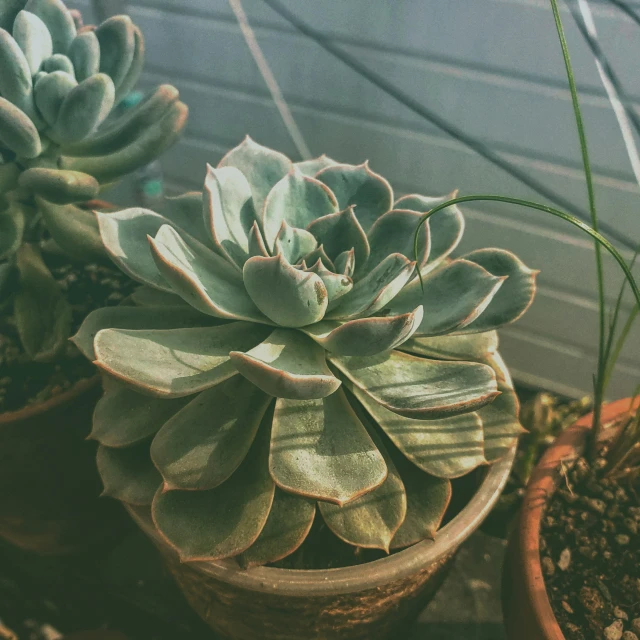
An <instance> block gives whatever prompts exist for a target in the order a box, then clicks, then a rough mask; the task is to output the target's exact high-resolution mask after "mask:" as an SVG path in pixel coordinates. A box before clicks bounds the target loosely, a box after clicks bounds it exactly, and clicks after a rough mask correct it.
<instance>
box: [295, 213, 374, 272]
mask: <svg viewBox="0 0 640 640" xmlns="http://www.w3.org/2000/svg"><path fill="white" fill-rule="evenodd" d="M354 208H355V207H353V206H351V207H348V208H347V209H344V210H343V211H340V212H338V213H331V214H328V215H326V216H322V217H320V218H317V219H316V220H314V221H313V222H311V224H309V226H308V227H307V229H308V230H309V231H310V232H311V233H313V235H314V236H315V237H316V238H317V239H318V242H319V243H320V244H321V245H322V246H323V247H324V249H325V251H326V253H327V255H328V256H329V257H330V258H332V259H333V258H337V257H338V256H339V255H341V254H342V253H344V252H345V251H353V253H354V256H355V264H357V265H358V269H359V270H360V271H362V269H363V268H364V266H365V264H366V262H367V260H368V259H369V253H370V248H369V241H368V239H367V234H366V233H365V232H364V229H363V228H362V227H361V226H360V223H359V222H358V218H357V217H356V215H355V213H354ZM336 268H337V267H336Z"/></svg>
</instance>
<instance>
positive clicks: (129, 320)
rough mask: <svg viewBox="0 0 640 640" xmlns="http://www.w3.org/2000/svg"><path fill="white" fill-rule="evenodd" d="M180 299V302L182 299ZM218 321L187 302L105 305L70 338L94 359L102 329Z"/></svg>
mask: <svg viewBox="0 0 640 640" xmlns="http://www.w3.org/2000/svg"><path fill="white" fill-rule="evenodd" d="M178 301H179V302H181V300H180V299H179V298H178ZM156 302H157V301H156ZM219 323H220V321H219V320H218V319H217V318H212V317H211V316H205V315H202V314H201V313H200V312H199V311H196V310H195V309H192V308H191V307H189V306H187V305H182V306H176V307H174V306H167V305H166V304H161V305H159V306H146V307H130V306H119V307H103V308H102V309H95V310H94V311H92V312H91V313H90V314H89V315H88V316H87V317H86V318H85V319H84V321H83V323H82V325H81V326H80V328H79V329H78V332H77V333H76V335H75V336H73V337H72V338H71V340H72V341H73V343H74V344H75V345H76V347H78V349H80V351H81V352H82V353H83V355H84V356H85V357H86V358H88V359H89V360H91V361H93V360H95V359H96V355H95V351H94V348H93V342H94V340H95V337H96V335H97V334H98V332H99V331H101V330H102V329H186V328H190V327H206V326H210V325H216V324H219ZM105 444H106V443H105Z"/></svg>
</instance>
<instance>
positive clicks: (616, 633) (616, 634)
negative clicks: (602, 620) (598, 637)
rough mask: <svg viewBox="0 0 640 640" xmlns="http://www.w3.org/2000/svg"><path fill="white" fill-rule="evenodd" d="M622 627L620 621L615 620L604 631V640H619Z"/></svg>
mask: <svg viewBox="0 0 640 640" xmlns="http://www.w3.org/2000/svg"><path fill="white" fill-rule="evenodd" d="M623 630H624V626H623V624H622V620H616V621H615V622H613V623H612V624H611V625H609V626H608V627H607V628H606V629H605V630H604V638H605V640H620V638H622V632H623Z"/></svg>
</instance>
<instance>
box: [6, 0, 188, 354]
mask: <svg viewBox="0 0 640 640" xmlns="http://www.w3.org/2000/svg"><path fill="white" fill-rule="evenodd" d="M143 60H144V41H143V37H142V33H141V32H140V29H139V28H138V27H136V26H135V25H134V24H133V22H132V21H131V19H130V18H129V17H128V16H114V17H112V18H109V19H108V20H106V21H105V22H103V23H102V24H100V25H99V26H98V27H97V28H94V27H81V28H80V29H78V26H77V24H76V21H75V20H74V16H73V14H72V12H71V11H69V10H68V9H67V7H66V6H65V5H64V3H63V2H62V1H61V0H2V2H1V3H0V302H1V303H3V304H5V305H6V304H7V303H9V304H10V303H12V302H13V301H14V299H15V307H14V308H15V315H16V321H17V326H18V329H19V332H20V337H21V340H22V343H23V346H24V348H25V350H26V351H27V353H28V354H29V355H30V356H32V357H33V358H36V359H45V360H46V359H49V358H52V357H54V356H55V355H56V354H57V353H58V352H59V351H60V349H61V348H63V347H64V345H65V343H66V340H67V338H68V335H69V323H70V311H69V308H68V305H67V304H66V302H65V300H64V298H63V297H62V295H61V294H59V293H56V292H55V288H56V285H55V282H54V281H53V279H52V277H51V274H50V273H49V270H48V268H47V265H46V262H45V260H44V259H43V256H42V249H43V248H45V249H47V250H49V251H50V252H54V253H56V252H57V253H63V254H66V255H67V256H69V257H70V258H72V259H75V260H80V261H85V262H86V261H95V260H101V259H104V257H105V256H104V250H103V248H102V244H101V242H100V239H99V234H98V228H97V224H96V222H95V218H94V216H93V214H92V213H91V212H90V211H87V210H85V209H83V208H82V207H80V206H77V204H79V203H83V202H86V201H89V200H91V199H93V198H96V196H97V195H98V194H99V192H100V191H101V188H102V187H103V186H106V185H109V184H111V183H113V182H115V181H117V180H118V179H120V178H121V177H123V176H125V175H126V174H128V173H130V172H132V171H134V170H135V169H137V168H139V167H141V166H143V165H145V164H147V163H149V162H150V161H152V160H153V159H155V158H156V157H157V156H158V155H159V154H160V153H162V152H163V151H164V150H165V149H166V148H167V147H169V146H170V145H171V144H173V142H174V141H175V140H176V138H177V136H178V135H179V133H180V132H181V130H182V128H183V127H184V125H185V122H186V117H187V108H186V106H185V105H184V104H182V103H181V102H180V101H179V99H178V92H177V90H176V89H174V88H173V87H171V86H169V85H163V86H160V87H159V88H158V89H156V90H155V91H154V92H153V93H152V94H151V95H150V96H149V97H148V98H147V99H146V100H145V101H144V102H142V103H141V104H140V105H139V106H137V107H136V108H135V109H133V110H131V111H130V112H128V113H126V114H123V115H120V116H119V117H114V113H113V112H114V108H115V107H116V106H117V105H118V103H119V102H120V101H121V100H122V98H124V97H125V96H126V95H127V94H128V93H129V92H130V91H131V89H132V88H133V87H134V85H135V84H136V82H137V81H138V78H139V76H140V73H141V71H142V65H143ZM110 116H111V117H110ZM41 291H46V292H47V295H44V296H43V295H42V294H41V293H39V292H41ZM47 301H48V302H47ZM36 309H37V310H38V311H37V313H36V314H35V315H37V316H38V317H39V320H38V322H35V321H34V313H35V311H34V310H36ZM25 323H26V324H25Z"/></svg>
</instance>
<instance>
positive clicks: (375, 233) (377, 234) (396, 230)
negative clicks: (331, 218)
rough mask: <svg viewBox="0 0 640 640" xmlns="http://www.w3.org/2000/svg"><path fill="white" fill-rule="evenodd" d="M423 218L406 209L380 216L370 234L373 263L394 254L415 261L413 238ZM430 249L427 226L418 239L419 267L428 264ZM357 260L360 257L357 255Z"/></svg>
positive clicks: (422, 229)
mask: <svg viewBox="0 0 640 640" xmlns="http://www.w3.org/2000/svg"><path fill="white" fill-rule="evenodd" d="M421 217H422V215H421V214H419V213H418V212H417V211H409V210H404V209H393V210H391V211H387V213H385V214H383V215H382V216H380V217H379V218H378V219H377V220H376V221H375V223H374V224H373V225H372V227H371V229H370V230H369V233H368V239H369V245H370V247H371V255H370V259H371V262H373V263H374V264H378V263H379V262H382V260H384V259H385V258H386V257H387V256H390V255H391V254H394V253H400V254H402V255H403V256H405V257H406V258H409V259H411V260H413V259H414V254H415V252H414V249H413V236H414V233H415V230H416V228H417V227H418V223H419V222H420V218H421ZM429 249H430V240H429V227H428V226H427V225H426V224H425V225H422V227H421V228H420V236H419V238H418V266H419V267H422V266H423V265H424V264H426V262H427V259H428V258H429ZM357 260H358V256H357V255H356V261H357Z"/></svg>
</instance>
